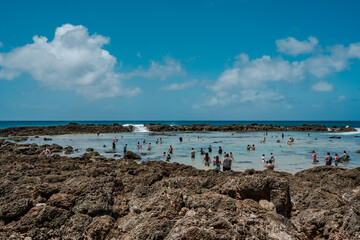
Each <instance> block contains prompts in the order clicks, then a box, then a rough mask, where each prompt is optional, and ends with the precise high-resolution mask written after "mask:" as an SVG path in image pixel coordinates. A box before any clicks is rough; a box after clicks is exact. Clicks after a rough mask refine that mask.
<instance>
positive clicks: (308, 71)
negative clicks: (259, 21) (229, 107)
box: [207, 37, 360, 105]
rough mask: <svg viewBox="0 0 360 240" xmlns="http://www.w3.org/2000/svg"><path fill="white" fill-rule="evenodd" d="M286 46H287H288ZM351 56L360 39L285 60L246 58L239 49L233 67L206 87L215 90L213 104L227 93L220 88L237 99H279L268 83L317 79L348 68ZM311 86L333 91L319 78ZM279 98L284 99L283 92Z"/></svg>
mask: <svg viewBox="0 0 360 240" xmlns="http://www.w3.org/2000/svg"><path fill="white" fill-rule="evenodd" d="M288 39H289V38H288ZM291 39H292V38H291ZM296 41H297V40H296ZM288 42H289V41H288ZM288 42H287V43H288ZM290 42H291V41H290ZM298 42H299V41H297V42H296V43H298ZM306 42H307V41H306ZM307 43H308V44H312V45H313V46H316V45H317V39H316V38H312V37H309V42H307ZM278 47H279V44H278ZM289 49H290V47H288V50H289ZM299 49H300V47H299V48H298V52H300V50H299ZM302 49H303V50H302V53H304V52H305V50H304V49H306V48H305V47H303V48H302ZM309 49H310V47H308V52H310V50H309ZM292 50H294V49H292ZM289 51H290V50H289ZM293 53H294V51H293ZM352 58H360V43H353V44H350V45H349V46H348V47H345V46H343V45H335V46H331V47H326V48H325V51H324V52H322V53H315V54H313V55H311V56H309V57H308V58H305V59H302V60H301V61H288V60H285V59H283V58H282V57H280V56H278V57H273V58H272V57H270V56H266V55H264V56H262V57H260V58H256V59H249V56H248V55H246V54H245V53H242V54H240V55H238V56H236V57H235V59H236V61H235V62H234V64H233V66H232V67H230V68H228V69H226V70H225V71H224V72H222V73H221V74H220V76H219V77H218V79H217V80H216V81H215V82H213V83H212V84H208V86H207V87H208V88H209V89H211V90H213V91H214V92H215V94H216V97H217V99H216V101H215V100H213V101H212V102H213V103H214V104H215V103H216V102H217V103H219V105H221V104H224V103H226V101H222V100H221V98H225V97H226V96H225V97H224V96H222V95H223V92H227V94H228V95H231V94H232V93H236V94H237V95H239V97H238V98H237V101H238V102H241V101H253V100H252V99H257V100H260V99H261V97H264V99H268V100H269V101H278V100H279V99H277V98H278V96H282V95H280V94H278V93H276V94H275V95H273V96H271V95H269V92H272V91H269V90H266V89H267V88H268V87H269V85H271V84H272V85H274V84H276V83H279V82H283V83H298V82H301V81H303V80H305V79H320V78H323V77H324V76H327V75H330V74H333V73H335V72H340V71H344V70H347V69H350V61H349V60H350V59H352ZM312 90H314V91H332V90H333V85H332V84H331V83H328V82H324V81H319V82H318V83H317V84H314V85H313V86H312ZM264 94H265V95H264ZM265 96H267V97H265ZM219 98H220V99H219ZM282 98H283V99H285V98H284V97H283V96H282Z"/></svg>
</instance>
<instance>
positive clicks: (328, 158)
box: [311, 151, 350, 166]
mask: <svg viewBox="0 0 360 240" xmlns="http://www.w3.org/2000/svg"><path fill="white" fill-rule="evenodd" d="M311 157H312V160H313V163H318V162H319V160H318V158H317V155H316V152H315V151H313V152H312V155H311ZM333 160H334V164H335V166H338V165H339V163H342V162H347V161H349V160H350V156H349V154H347V153H346V151H344V152H343V155H342V156H341V157H339V155H338V154H337V153H335V154H334V158H333V157H332V156H331V154H330V153H329V152H328V153H327V154H326V156H325V165H328V166H331V165H332V162H333Z"/></svg>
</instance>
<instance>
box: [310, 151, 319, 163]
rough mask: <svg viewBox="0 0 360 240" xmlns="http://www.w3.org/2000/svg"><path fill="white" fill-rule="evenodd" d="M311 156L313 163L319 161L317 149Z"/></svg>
mask: <svg viewBox="0 0 360 240" xmlns="http://www.w3.org/2000/svg"><path fill="white" fill-rule="evenodd" d="M311 157H312V160H313V163H316V162H318V159H317V156H316V153H315V151H313V154H312V155H311Z"/></svg>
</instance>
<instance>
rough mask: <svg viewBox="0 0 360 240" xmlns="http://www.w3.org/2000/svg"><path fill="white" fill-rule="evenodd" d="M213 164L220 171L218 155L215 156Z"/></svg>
mask: <svg viewBox="0 0 360 240" xmlns="http://www.w3.org/2000/svg"><path fill="white" fill-rule="evenodd" d="M214 165H215V169H216V170H219V171H220V167H221V160H220V158H219V156H215V160H214Z"/></svg>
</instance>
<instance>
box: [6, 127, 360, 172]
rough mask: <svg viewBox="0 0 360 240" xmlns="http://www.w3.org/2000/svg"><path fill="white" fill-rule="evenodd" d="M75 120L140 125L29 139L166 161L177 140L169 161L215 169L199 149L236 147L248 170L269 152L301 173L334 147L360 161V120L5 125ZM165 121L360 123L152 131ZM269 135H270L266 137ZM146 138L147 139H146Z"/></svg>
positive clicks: (239, 163)
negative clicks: (320, 128)
mask: <svg viewBox="0 0 360 240" xmlns="http://www.w3.org/2000/svg"><path fill="white" fill-rule="evenodd" d="M70 122H76V123H79V124H114V123H118V124H122V125H127V124H132V125H134V126H135V130H134V132H131V133H101V134H100V136H97V135H96V134H67V135H58V136H40V138H34V137H29V139H28V140H27V141H26V142H25V143H36V144H39V145H43V144H52V143H56V144H59V145H61V146H63V147H66V146H69V145H70V146H72V147H74V148H78V149H79V152H75V153H74V154H72V155H70V156H73V157H77V156H80V155H82V154H84V153H85V152H86V148H89V147H91V148H94V150H95V151H97V152H99V153H100V154H102V155H104V156H105V157H111V158H117V157H115V156H114V154H120V155H121V156H122V155H123V147H124V145H125V144H127V145H128V147H127V149H128V150H130V151H133V152H135V153H137V154H139V155H142V160H141V161H140V162H142V161H165V158H166V157H165V156H163V153H164V152H165V153H167V151H168V149H169V146H170V145H172V146H173V148H174V153H173V154H172V159H171V160H170V162H179V163H183V164H187V165H191V166H193V167H196V168H199V169H205V170H208V169H212V168H213V166H210V167H205V166H204V163H203V157H204V156H203V155H201V154H200V152H199V151H200V149H201V148H203V149H204V150H205V151H208V147H209V146H210V145H211V147H212V149H213V151H212V152H211V153H210V156H211V158H213V157H214V156H215V155H217V153H218V148H219V147H220V146H221V148H222V149H223V151H224V152H227V153H229V152H232V153H233V155H234V162H233V170H237V171H244V170H246V169H250V168H253V169H256V170H263V169H265V168H266V167H265V165H264V163H262V162H261V156H262V155H263V154H264V155H265V159H266V160H268V159H269V158H270V154H271V153H273V154H274V155H275V159H276V161H275V170H277V171H286V172H290V173H296V172H298V171H301V170H304V169H308V168H311V167H314V166H321V165H325V160H324V158H325V156H326V153H327V152H330V153H331V155H332V156H333V157H334V154H335V153H338V154H339V156H342V153H343V151H347V153H348V154H349V155H350V157H351V160H350V161H349V162H346V163H341V164H340V165H339V166H340V167H344V168H353V167H360V154H359V153H356V151H357V150H360V121H2V122H0V127H1V128H6V127H20V126H54V125H65V124H68V123H70ZM150 123H162V124H169V125H190V124H212V125H217V126H220V125H228V124H251V123H258V124H267V125H270V124H272V125H280V126H293V125H303V124H320V125H325V126H327V127H332V126H352V127H354V128H356V129H357V131H354V132H345V133H330V132H321V133H310V136H309V135H308V133H306V132H284V134H285V136H284V138H282V133H281V132H279V133H278V132H269V133H268V135H266V133H264V132H249V133H237V132H233V133H232V132H201V133H183V132H167V133H154V132H149V131H147V129H146V128H145V127H144V124H150ZM332 136H340V137H341V138H340V139H333V138H330V137H332ZM44 137H49V138H51V139H52V140H51V141H44ZM114 137H117V138H118V139H119V142H118V143H117V144H116V149H115V152H113V149H112V140H113V138H114ZM179 137H182V138H183V142H180V141H179ZM264 137H266V141H265V142H263V139H264ZM290 137H293V138H294V139H295V142H294V143H293V144H291V145H288V144H287V140H288V139H289V138H290ZM160 138H162V144H160V143H158V144H156V140H160ZM144 140H145V144H144V143H143V141H144ZM138 142H139V143H140V145H142V149H137V147H136V145H137V143H138ZM149 143H151V146H152V148H151V151H148V150H147V149H148V144H149ZM248 144H249V145H253V144H254V145H255V147H256V149H255V151H253V150H250V151H249V150H247V149H246V146H247V145H248ZM192 148H194V149H195V151H198V152H197V154H196V157H195V159H192V158H190V151H191V149H192ZM313 150H314V151H316V153H317V156H318V159H319V162H318V163H317V164H313V163H312V158H311V154H312V151H313Z"/></svg>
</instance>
